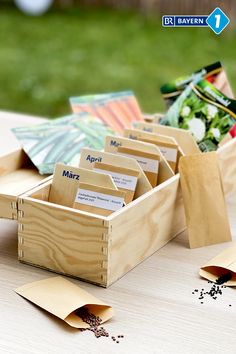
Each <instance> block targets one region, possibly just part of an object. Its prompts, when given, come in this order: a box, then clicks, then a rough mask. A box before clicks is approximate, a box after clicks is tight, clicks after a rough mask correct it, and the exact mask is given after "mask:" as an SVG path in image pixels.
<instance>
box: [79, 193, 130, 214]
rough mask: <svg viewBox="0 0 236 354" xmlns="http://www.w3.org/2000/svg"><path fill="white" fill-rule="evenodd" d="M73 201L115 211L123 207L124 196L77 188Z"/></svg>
mask: <svg viewBox="0 0 236 354" xmlns="http://www.w3.org/2000/svg"><path fill="white" fill-rule="evenodd" d="M75 203H80V204H83V205H90V206H93V207H97V208H101V209H106V210H112V211H116V210H118V209H120V208H122V207H123V205H124V198H121V197H115V196H113V195H110V194H104V193H99V192H93V191H90V190H86V189H80V188H79V189H78V192H77V195H76V198H75Z"/></svg>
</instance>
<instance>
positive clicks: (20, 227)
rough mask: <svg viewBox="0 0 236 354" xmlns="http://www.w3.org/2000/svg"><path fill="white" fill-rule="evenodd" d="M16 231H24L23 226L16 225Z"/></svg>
mask: <svg viewBox="0 0 236 354" xmlns="http://www.w3.org/2000/svg"><path fill="white" fill-rule="evenodd" d="M18 231H24V225H23V224H20V223H19V224H18Z"/></svg>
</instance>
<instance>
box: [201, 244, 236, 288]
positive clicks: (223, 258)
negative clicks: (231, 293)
mask: <svg viewBox="0 0 236 354" xmlns="http://www.w3.org/2000/svg"><path fill="white" fill-rule="evenodd" d="M227 273H231V275H232V278H231V279H230V280H228V281H227V282H226V283H224V284H225V285H228V286H236V245H234V246H233V247H230V248H228V249H226V250H224V251H223V252H221V253H220V254H218V255H217V256H216V257H214V258H212V259H211V260H210V261H209V262H207V263H206V264H204V266H202V267H201V269H200V271H199V274H200V275H201V277H203V278H206V279H208V280H210V281H213V282H215V281H216V280H217V279H218V278H219V277H220V276H222V275H225V274H227Z"/></svg>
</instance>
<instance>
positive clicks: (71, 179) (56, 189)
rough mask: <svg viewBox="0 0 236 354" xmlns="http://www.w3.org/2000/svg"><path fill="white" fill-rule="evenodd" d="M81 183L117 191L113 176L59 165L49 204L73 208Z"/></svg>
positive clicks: (55, 173) (53, 181)
mask: <svg viewBox="0 0 236 354" xmlns="http://www.w3.org/2000/svg"><path fill="white" fill-rule="evenodd" d="M80 182H87V183H91V184H94V185H99V186H104V187H108V188H110V189H115V190H117V188H116V185H115V183H114V182H113V180H112V178H111V176H109V175H107V174H103V173H99V172H95V171H91V170H86V169H84V168H79V167H72V166H67V165H63V164H57V165H56V167H55V171H54V174H53V180H52V185H51V189H50V193H49V202H51V203H56V204H59V205H64V206H67V207H70V208H72V207H73V203H74V199H75V196H76V193H77V190H78V187H79V183H80Z"/></svg>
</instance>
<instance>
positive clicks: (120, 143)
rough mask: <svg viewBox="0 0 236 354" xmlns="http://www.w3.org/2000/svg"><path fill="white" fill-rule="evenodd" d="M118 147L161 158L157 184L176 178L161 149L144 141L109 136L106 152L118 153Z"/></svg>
mask: <svg viewBox="0 0 236 354" xmlns="http://www.w3.org/2000/svg"><path fill="white" fill-rule="evenodd" d="M118 147H124V148H129V149H132V150H139V151H143V152H146V153H150V154H153V155H156V156H159V165H160V166H159V167H160V168H159V171H158V180H157V184H161V183H162V182H164V181H166V180H168V179H169V178H171V177H173V176H174V172H173V171H172V169H171V167H170V165H169V164H168V162H167V161H166V159H165V158H164V157H163V156H162V154H161V152H160V150H159V148H158V147H157V146H156V145H154V144H149V143H145V142H143V141H138V140H133V139H128V138H123V137H117V136H111V135H108V136H107V137H106V143H105V151H107V152H110V153H113V154H115V153H117V152H118Z"/></svg>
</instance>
